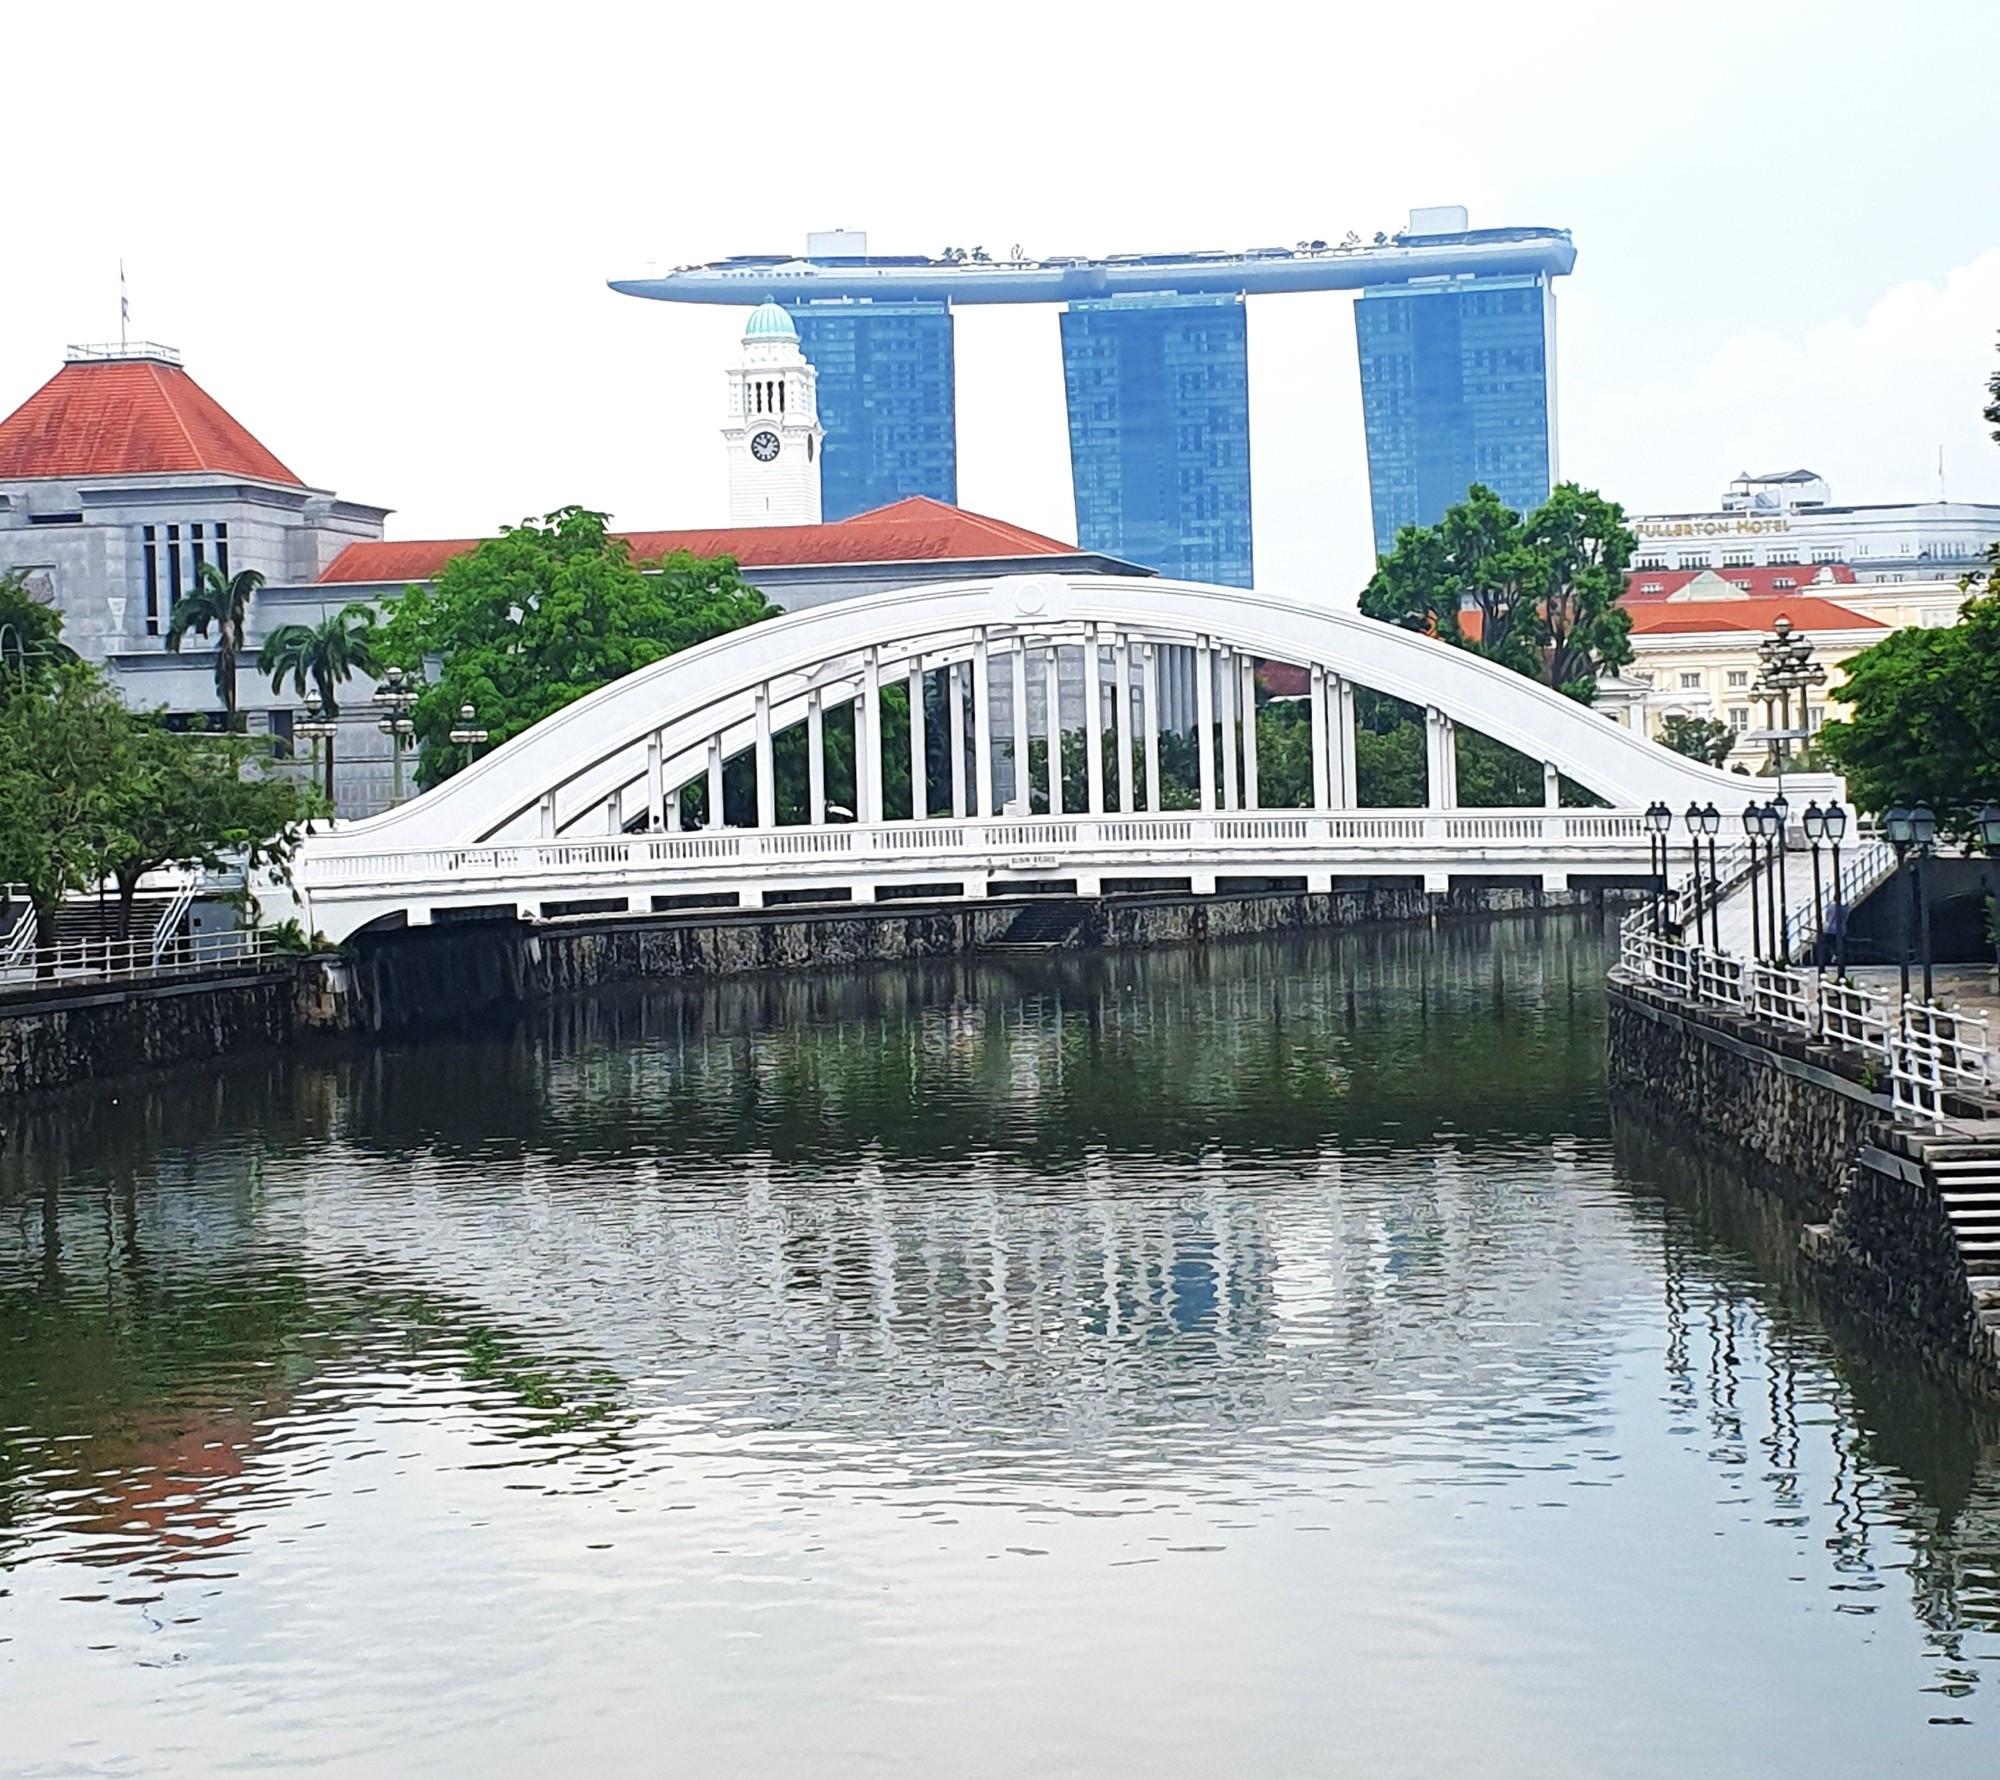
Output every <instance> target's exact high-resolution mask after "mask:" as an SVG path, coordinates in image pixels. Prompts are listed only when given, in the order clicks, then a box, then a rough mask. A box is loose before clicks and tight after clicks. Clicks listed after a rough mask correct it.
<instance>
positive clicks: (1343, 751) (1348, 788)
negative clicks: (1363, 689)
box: [1331, 680, 1361, 810]
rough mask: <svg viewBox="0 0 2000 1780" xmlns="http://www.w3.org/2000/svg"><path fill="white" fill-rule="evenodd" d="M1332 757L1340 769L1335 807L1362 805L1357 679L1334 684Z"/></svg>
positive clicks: (1348, 808) (1335, 793)
mask: <svg viewBox="0 0 2000 1780" xmlns="http://www.w3.org/2000/svg"><path fill="white" fill-rule="evenodd" d="M1332 718H1333V750H1332V756H1331V758H1332V760H1333V764H1334V766H1335V767H1336V768H1337V769H1338V771H1339V775H1340V776H1339V779H1338V781H1337V783H1336V784H1335V786H1334V796H1333V807H1334V808H1335V809H1337V810H1354V809H1359V808H1360V807H1361V790H1360V785H1359V781H1358V780H1357V778H1356V775H1355V771H1354V682H1353V681H1352V680H1341V681H1339V682H1337V683H1336V685H1335V687H1334V703H1333V709H1332Z"/></svg>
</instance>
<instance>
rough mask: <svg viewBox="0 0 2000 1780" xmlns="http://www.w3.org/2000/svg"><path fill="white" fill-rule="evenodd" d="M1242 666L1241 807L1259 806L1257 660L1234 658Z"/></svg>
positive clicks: (1240, 702) (1252, 807) (1249, 657)
mask: <svg viewBox="0 0 2000 1780" xmlns="http://www.w3.org/2000/svg"><path fill="white" fill-rule="evenodd" d="M1236 659H1237V660H1238V661H1239V662H1240V663H1241V664H1242V668H1243V696H1242V698H1241V699H1240V700H1238V702H1237V707H1236V708H1237V710H1238V711H1239V712H1240V713H1241V715H1240V718H1239V722H1240V724H1241V726H1242V730H1243V807H1244V808H1245V809H1246V810H1254V809H1257V808H1258V807H1259V799H1258V795H1257V662H1256V658H1255V657H1254V656H1249V655H1239V656H1238V657H1237V658H1236Z"/></svg>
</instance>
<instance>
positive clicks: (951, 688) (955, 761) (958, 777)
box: [944, 661, 965, 822]
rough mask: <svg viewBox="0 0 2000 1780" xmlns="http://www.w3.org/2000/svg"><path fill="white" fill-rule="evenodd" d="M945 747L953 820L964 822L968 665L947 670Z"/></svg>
mask: <svg viewBox="0 0 2000 1780" xmlns="http://www.w3.org/2000/svg"><path fill="white" fill-rule="evenodd" d="M944 692H945V700H944V709H945V744H946V746H947V747H949V748H950V749H951V814H952V820H953V821H955V822H960V821H963V820H964V819H965V664H964V663H963V662H957V661H955V662H953V663H952V664H951V666H950V667H948V668H946V669H945V670H944Z"/></svg>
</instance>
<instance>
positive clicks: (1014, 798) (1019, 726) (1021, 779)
mask: <svg viewBox="0 0 2000 1780" xmlns="http://www.w3.org/2000/svg"><path fill="white" fill-rule="evenodd" d="M1007 665H1008V668H1009V669H1010V671H1011V678H1012V680H1013V685H1012V687H1011V689H1010V690H1011V692H1012V695H1013V718H1014V735H1013V741H1012V742H1011V744H1010V747H1011V748H1012V751H1013V753H1012V760H1011V762H1010V764H1011V766H1012V768H1013V771H1012V772H1011V773H1010V774H1009V776H1008V780H1007V801H1008V802H1009V803H1010V804H1012V805H1014V806H1015V807H1016V808H1017V809H1019V811H1020V812H1021V814H1022V815H1024V816H1025V815H1026V814H1027V813H1028V812H1029V811H1030V810H1032V809H1033V808H1034V807H1035V798H1034V793H1033V792H1031V791H1030V790H1029V789H1028V641H1027V639H1026V638H1025V637H1017V638H1016V639H1015V642H1014V648H1013V653H1012V657H1011V659H1010V660H1009V662H1008V664H1007Z"/></svg>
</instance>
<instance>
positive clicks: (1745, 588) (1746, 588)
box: [1729, 577, 1750, 593]
mask: <svg viewBox="0 0 2000 1780" xmlns="http://www.w3.org/2000/svg"><path fill="white" fill-rule="evenodd" d="M1729 585H1730V586H1731V587H1740V588H1742V589H1743V591H1744V592H1745V593H1748V592H1749V591H1750V583H1749V582H1748V581H1747V580H1742V581H1739V580H1736V579H1735V578H1733V577H1732V578H1731V580H1730V583H1729Z"/></svg>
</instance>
